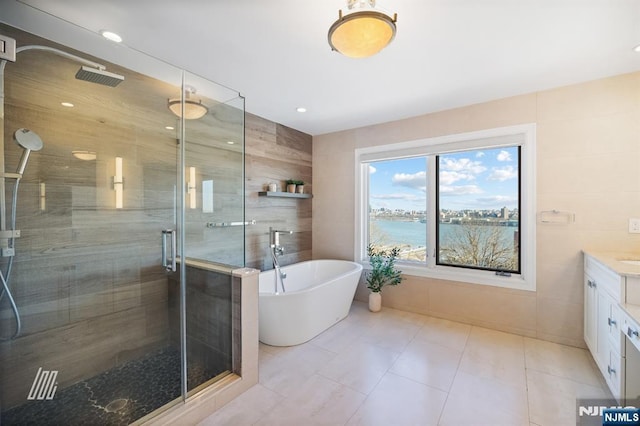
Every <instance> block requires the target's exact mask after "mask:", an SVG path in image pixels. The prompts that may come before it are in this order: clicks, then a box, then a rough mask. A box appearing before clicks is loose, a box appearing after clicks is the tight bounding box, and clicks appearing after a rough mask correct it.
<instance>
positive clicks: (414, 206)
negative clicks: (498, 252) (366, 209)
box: [369, 147, 518, 211]
mask: <svg viewBox="0 0 640 426" xmlns="http://www.w3.org/2000/svg"><path fill="white" fill-rule="evenodd" d="M439 160H440V177H439V179H440V208H441V209H449V210H466V209H469V210H500V209H502V208H503V207H506V208H508V209H509V210H514V209H517V207H518V148H517V147H508V148H496V149H482V150H474V151H464V152H457V153H451V154H444V155H441V156H440V158H439ZM369 177H370V186H369V188H370V190H369V192H370V196H369V204H370V206H371V208H373V209H380V208H387V209H402V210H405V211H411V210H425V209H426V208H427V207H426V191H427V161H426V158H425V157H416V158H406V159H399V160H389V161H378V162H374V163H371V164H370V166H369Z"/></svg>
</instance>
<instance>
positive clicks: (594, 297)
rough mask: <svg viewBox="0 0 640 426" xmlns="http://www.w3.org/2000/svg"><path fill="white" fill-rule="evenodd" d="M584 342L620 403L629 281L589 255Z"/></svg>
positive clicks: (585, 290)
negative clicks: (622, 308)
mask: <svg viewBox="0 0 640 426" xmlns="http://www.w3.org/2000/svg"><path fill="white" fill-rule="evenodd" d="M584 282H585V288H584V292H585V293H584V303H585V305H584V340H585V343H586V344H587V346H588V348H589V350H590V351H591V354H592V355H593V358H594V359H595V361H596V364H597V365H598V368H599V369H600V371H601V372H602V375H603V376H604V378H605V380H606V382H607V384H608V385H609V389H610V390H611V393H612V394H613V396H614V397H615V398H616V399H617V400H619V401H620V400H621V398H623V397H624V371H623V370H624V362H623V361H624V359H623V357H624V350H623V344H622V336H621V330H622V327H623V325H624V319H623V316H622V310H621V308H620V303H622V302H624V300H625V286H626V279H625V277H624V276H621V275H618V274H617V273H615V272H614V271H612V270H611V269H610V268H608V267H606V266H605V265H603V264H602V263H600V262H599V261H598V260H596V259H595V258H594V257H592V256H590V255H585V277H584Z"/></svg>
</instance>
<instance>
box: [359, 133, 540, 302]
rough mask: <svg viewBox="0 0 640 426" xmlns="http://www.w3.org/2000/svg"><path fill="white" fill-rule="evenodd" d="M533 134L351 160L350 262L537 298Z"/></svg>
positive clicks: (390, 148)
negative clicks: (372, 257)
mask: <svg viewBox="0 0 640 426" xmlns="http://www.w3.org/2000/svg"><path fill="white" fill-rule="evenodd" d="M534 144H535V127H534V126H533V125H527V126H516V127H509V128H502V129H492V130H488V131H483V132H476V133H469V134H461V135H454V136H447V137H445V138H434V139H428V140H422V141H412V142H408V143H401V144H393V145H387V146H376V147H375V148H368V149H367V148H365V149H359V150H357V151H356V161H357V169H358V176H357V179H356V181H357V186H358V188H357V189H358V197H357V206H356V210H357V215H358V216H357V217H358V224H357V232H356V234H357V235H356V256H357V258H359V259H361V260H362V261H363V262H366V261H367V258H366V248H367V247H368V246H369V245H372V246H374V247H378V248H391V247H399V248H400V256H399V259H400V266H401V269H402V270H403V272H404V273H405V274H406V273H409V274H414V275H420V276H431V277H435V278H442V279H451V280H456V281H465V282H473V283H479V284H489V285H498V286H503V287H511V288H519V289H526V290H533V289H535V279H534V275H535V267H534V266H535V239H534V238H535V237H534V230H535V208H534V201H535V200H534V184H535V179H534V166H535V157H534V153H535V150H534Z"/></svg>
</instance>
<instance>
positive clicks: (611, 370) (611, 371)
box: [607, 365, 616, 375]
mask: <svg viewBox="0 0 640 426" xmlns="http://www.w3.org/2000/svg"><path fill="white" fill-rule="evenodd" d="M607 372H608V373H609V374H610V375H611V374H616V369H615V368H611V366H610V365H607Z"/></svg>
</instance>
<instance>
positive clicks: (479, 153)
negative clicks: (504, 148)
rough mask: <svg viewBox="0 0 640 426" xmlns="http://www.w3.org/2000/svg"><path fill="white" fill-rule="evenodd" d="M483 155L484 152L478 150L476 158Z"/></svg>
mask: <svg viewBox="0 0 640 426" xmlns="http://www.w3.org/2000/svg"><path fill="white" fill-rule="evenodd" d="M482 157H484V152H482V151H480V152H478V153H477V154H476V158H482Z"/></svg>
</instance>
